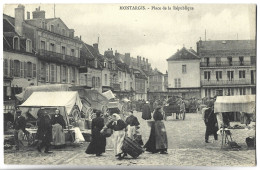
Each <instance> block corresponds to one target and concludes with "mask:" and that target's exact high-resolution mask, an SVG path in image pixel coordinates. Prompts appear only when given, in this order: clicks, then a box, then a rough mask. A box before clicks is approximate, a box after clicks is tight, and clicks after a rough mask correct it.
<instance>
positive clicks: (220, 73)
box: [219, 71, 222, 79]
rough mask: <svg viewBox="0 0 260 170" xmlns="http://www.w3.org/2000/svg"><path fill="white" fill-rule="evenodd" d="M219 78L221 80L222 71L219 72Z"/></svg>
mask: <svg viewBox="0 0 260 170" xmlns="http://www.w3.org/2000/svg"><path fill="white" fill-rule="evenodd" d="M219 78H220V79H222V71H220V72H219Z"/></svg>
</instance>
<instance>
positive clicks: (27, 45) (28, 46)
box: [26, 40, 32, 53]
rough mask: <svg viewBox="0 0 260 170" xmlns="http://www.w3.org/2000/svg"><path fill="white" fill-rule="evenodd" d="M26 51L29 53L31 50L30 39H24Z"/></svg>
mask: <svg viewBox="0 0 260 170" xmlns="http://www.w3.org/2000/svg"><path fill="white" fill-rule="evenodd" d="M26 52H29V53H31V52H32V41H31V40H26Z"/></svg>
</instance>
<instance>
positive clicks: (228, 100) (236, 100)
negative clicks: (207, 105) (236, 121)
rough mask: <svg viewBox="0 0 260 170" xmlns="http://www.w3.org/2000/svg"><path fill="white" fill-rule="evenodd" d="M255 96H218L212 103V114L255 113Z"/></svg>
mask: <svg viewBox="0 0 260 170" xmlns="http://www.w3.org/2000/svg"><path fill="white" fill-rule="evenodd" d="M255 97H256V96H255V95H242V96H218V97H217V99H216V101H215V103H214V112H215V113H220V112H245V113H250V114H253V113H255V107H256V103H255Z"/></svg>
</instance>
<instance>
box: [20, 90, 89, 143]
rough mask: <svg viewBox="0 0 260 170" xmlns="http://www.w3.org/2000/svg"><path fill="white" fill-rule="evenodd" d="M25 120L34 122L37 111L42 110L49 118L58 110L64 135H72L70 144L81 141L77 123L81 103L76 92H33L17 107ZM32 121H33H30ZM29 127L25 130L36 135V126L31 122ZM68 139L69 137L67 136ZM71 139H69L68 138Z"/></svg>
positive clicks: (79, 119) (79, 116) (79, 117)
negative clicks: (63, 127) (64, 126)
mask: <svg viewBox="0 0 260 170" xmlns="http://www.w3.org/2000/svg"><path fill="white" fill-rule="evenodd" d="M19 108H20V110H21V111H22V115H24V116H25V117H26V118H27V119H28V118H29V117H31V118H32V119H33V118H34V120H35V122H36V120H37V118H38V115H37V113H38V111H39V110H44V111H46V112H47V113H48V114H49V115H50V116H52V114H54V113H55V110H56V109H59V110H60V114H61V115H62V117H63V119H64V121H65V123H66V129H64V131H65V134H66V133H68V134H73V133H74V136H72V140H73V141H71V142H80V141H83V140H84V138H82V134H81V132H79V122H80V121H81V114H80V111H81V109H82V103H81V100H80V98H79V95H78V92H72V91H70V92H33V93H32V95H30V97H29V98H28V99H27V100H26V101H25V102H24V103H23V104H21V105H20V106H19ZM32 121H33V120H32ZM31 125H32V126H31V127H29V128H27V129H26V130H28V131H29V132H30V133H31V134H36V132H37V124H33V123H32V122H31ZM68 137H69V138H70V135H69V136H68ZM70 139H71V138H70Z"/></svg>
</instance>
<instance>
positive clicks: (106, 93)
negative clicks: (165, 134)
mask: <svg viewBox="0 0 260 170" xmlns="http://www.w3.org/2000/svg"><path fill="white" fill-rule="evenodd" d="M102 94H103V95H104V96H105V97H106V98H107V99H108V100H110V99H114V98H116V96H115V95H114V93H113V92H112V91H111V90H108V91H106V92H104V93H102Z"/></svg>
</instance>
